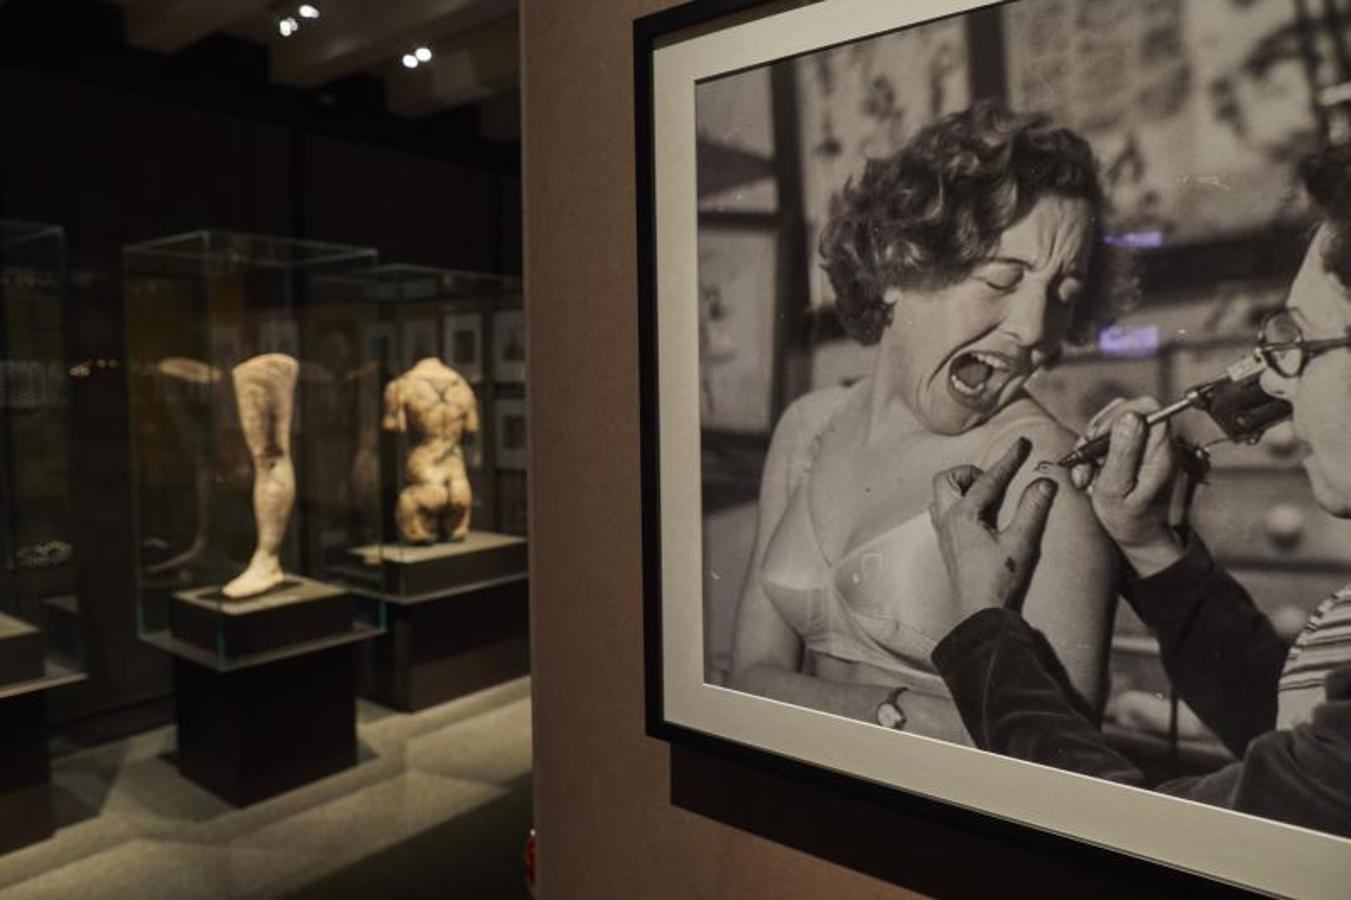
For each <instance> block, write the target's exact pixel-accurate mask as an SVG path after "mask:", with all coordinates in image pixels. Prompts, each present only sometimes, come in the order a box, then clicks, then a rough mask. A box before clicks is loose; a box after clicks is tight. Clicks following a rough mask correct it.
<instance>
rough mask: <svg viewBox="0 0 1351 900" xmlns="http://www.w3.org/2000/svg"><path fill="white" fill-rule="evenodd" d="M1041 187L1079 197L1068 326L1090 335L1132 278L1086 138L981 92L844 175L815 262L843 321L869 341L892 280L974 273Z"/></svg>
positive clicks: (1130, 297)
mask: <svg viewBox="0 0 1351 900" xmlns="http://www.w3.org/2000/svg"><path fill="white" fill-rule="evenodd" d="M1047 195H1058V196H1064V197H1069V198H1082V199H1084V200H1087V201H1088V203H1089V206H1090V207H1091V208H1092V212H1093V228H1094V232H1095V234H1094V241H1093V251H1092V254H1091V256H1090V259H1089V270H1088V273H1087V275H1088V279H1087V284H1086V285H1085V292H1084V296H1083V297H1082V298H1080V301H1079V303H1078V305H1077V307H1076V309H1075V312H1074V316H1073V320H1072V321H1071V324H1070V329H1069V338H1070V339H1071V340H1073V341H1076V342H1083V341H1087V340H1091V339H1092V338H1093V337H1094V335H1095V333H1096V330H1097V327H1098V326H1099V325H1102V324H1106V323H1108V322H1110V321H1112V319H1114V318H1115V316H1116V315H1117V314H1119V313H1120V312H1123V311H1124V310H1125V309H1127V308H1128V307H1129V306H1130V305H1131V303H1132V302H1133V301H1134V299H1135V295H1136V282H1135V279H1134V277H1133V275H1132V272H1131V266H1130V261H1129V258H1128V257H1127V255H1126V254H1125V252H1124V251H1121V250H1118V249H1117V248H1115V247H1112V246H1109V245H1108V244H1107V243H1106V241H1105V239H1104V234H1103V232H1102V211H1103V208H1104V206H1105V204H1106V201H1105V199H1104V196H1103V191H1102V186H1101V184H1100V183H1099V181H1098V166H1097V162H1096V160H1095V159H1094V157H1093V151H1092V149H1091V148H1090V147H1089V146H1088V142H1087V141H1085V140H1084V139H1083V138H1081V137H1079V135H1077V134H1075V133H1074V132H1073V131H1070V130H1069V129H1067V128H1060V127H1058V126H1056V125H1055V123H1054V122H1052V121H1051V119H1050V118H1049V117H1047V116H1045V115H1039V114H1038V115H1023V114H1016V113H1013V112H1010V111H1009V110H1008V109H1006V108H1005V107H1004V106H1003V105H1002V104H1000V103H996V102H993V101H982V102H980V103H977V104H975V105H974V106H972V107H970V108H969V109H967V110H964V111H962V112H959V113H954V114H952V115H948V116H944V117H943V118H942V119H939V120H938V121H937V122H935V123H933V124H932V125H930V126H928V127H927V128H925V129H924V130H923V131H921V132H920V133H919V134H917V135H915V137H914V139H913V140H911V141H910V142H909V143H908V144H906V146H905V147H903V148H902V149H901V150H900V151H899V152H898V153H896V154H895V155H894V156H892V157H890V158H888V159H881V160H870V161H869V162H868V164H867V166H866V168H865V169H864V172H863V177H862V179H861V180H860V181H859V182H858V184H857V185H854V184H853V182H852V181H851V182H850V183H849V184H847V185H846V186H845V189H844V193H843V196H842V198H841V200H840V202H839V204H838V209H837V210H836V211H835V213H834V215H833V216H832V218H831V219H830V221H829V222H828V223H827V225H826V227H825V229H824V231H823V232H822V234H821V243H820V252H821V256H822V264H821V265H822V268H823V269H824V270H825V272H826V275H827V276H828V277H829V278H830V283H831V287H832V288H833V289H834V291H835V309H836V313H837V314H838V315H839V317H840V321H841V322H842V323H843V324H844V328H845V331H846V332H848V333H849V335H850V336H851V337H853V338H854V339H855V340H857V341H859V342H860V343H862V344H865V345H866V344H873V343H876V342H877V341H878V339H880V338H881V336H882V332H883V331H884V330H885V329H886V328H887V326H888V325H889V324H891V312H892V308H891V306H890V305H888V304H887V303H885V302H883V299H882V298H883V295H884V294H885V293H886V291H887V289H888V288H892V287H900V288H907V287H918V288H936V287H942V286H944V285H946V284H951V283H954V282H956V281H959V280H960V279H962V278H964V277H966V276H967V275H968V274H970V272H971V269H972V268H973V267H974V266H975V265H976V264H977V263H979V262H980V260H981V259H983V258H985V257H986V256H988V255H989V254H990V253H991V252H992V251H993V250H994V248H995V247H996V246H997V245H998V243H999V238H1000V236H1001V235H1002V234H1003V233H1004V232H1005V231H1006V230H1007V229H1008V228H1009V227H1010V226H1012V225H1014V224H1016V223H1017V222H1018V221H1019V220H1020V219H1022V218H1023V217H1024V216H1026V215H1027V214H1028V213H1029V212H1030V211H1031V210H1032V207H1033V206H1035V205H1036V203H1037V201H1038V200H1040V199H1041V198H1042V197H1044V196H1047Z"/></svg>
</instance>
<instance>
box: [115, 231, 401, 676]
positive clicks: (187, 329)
mask: <svg viewBox="0 0 1351 900" xmlns="http://www.w3.org/2000/svg"><path fill="white" fill-rule="evenodd" d="M375 257H376V254H375V251H374V250H372V249H369V248H364V247H353V246H345V245H339V244H330V243H321V242H318V241H308V240H297V239H291V238H281V237H270V236H262V235H247V234H234V233H228V232H219V231H199V232H193V233H190V234H182V235H175V236H171V237H166V238H161V239H157V240H150V241H145V242H142V243H138V244H134V245H131V246H128V247H126V248H124V253H123V267H124V278H125V285H124V288H125V307H126V333H127V359H128V365H129V373H128V381H129V384H130V390H131V399H130V409H131V418H132V436H133V450H134V452H133V459H134V463H133V464H134V485H135V501H136V529H137V536H138V546H139V560H138V566H137V572H138V578H139V606H138V619H139V621H138V628H139V631H140V634H141V635H142V637H143V638H145V639H146V640H148V641H150V642H152V643H155V644H157V645H159V646H161V647H163V648H164V649H167V650H170V651H171V652H174V653H176V654H177V655H179V656H181V657H184V658H187V659H191V660H193V661H196V662H199V663H201V664H204V665H208V666H211V667H214V668H217V669H221V670H227V669H232V668H238V667H243V666H248V665H252V664H258V663H262V662H267V661H271V660H275V659H278V658H283V657H285V656H288V655H294V654H297V653H302V652H307V651H308V650H311V649H314V648H316V647H322V646H326V645H328V644H332V643H334V642H341V641H344V640H354V639H357V638H360V637H363V636H367V635H370V634H374V633H378V631H379V630H380V629H381V628H382V627H383V620H384V613H383V606H382V604H381V603H380V602H379V600H378V599H372V598H370V597H369V596H366V595H361V594H357V593H354V592H353V591H352V590H350V587H351V585H350V584H348V582H347V581H346V578H345V575H344V571H343V567H342V566H340V565H339V566H335V565H334V563H335V562H340V561H342V560H345V559H346V558H348V557H350V555H351V554H350V552H349V551H350V548H352V547H360V546H369V545H371V544H372V543H375V544H378V543H379V541H380V523H381V519H382V514H381V511H380V508H379V504H380V492H379V490H378V489H372V488H371V486H370V485H369V484H368V483H367V482H365V481H363V477H364V476H365V475H366V474H367V473H368V467H367V466H366V465H365V464H364V463H363V450H364V449H365V448H366V447H367V444H366V442H365V441H364V437H363V436H367V435H369V434H370V433H371V432H372V431H373V430H374V429H375V428H377V427H378V424H379V423H378V421H377V419H376V418H375V414H376V411H377V410H378V407H379V385H378V383H377V382H376V381H375V380H374V379H372V378H369V377H364V376H363V374H362V372H361V371H360V366H359V365H358V364H357V360H358V357H359V354H358V352H357V348H356V347H355V345H354V344H353V343H352V340H353V335H354V334H356V330H355V325H354V324H353V323H351V322H345V321H340V320H331V321H328V320H325V321H318V320H312V319H308V318H306V316H305V314H304V312H303V310H305V309H306V308H307V306H308V305H309V303H310V300H311V294H312V292H313V285H314V283H315V281H316V279H318V278H320V277H322V276H324V275H327V274H331V273H334V272H338V271H341V270H343V269H348V268H354V267H361V268H365V267H369V266H371V265H372V264H373V263H374V261H375ZM309 324H312V325H314V326H315V327H302V326H303V325H309Z"/></svg>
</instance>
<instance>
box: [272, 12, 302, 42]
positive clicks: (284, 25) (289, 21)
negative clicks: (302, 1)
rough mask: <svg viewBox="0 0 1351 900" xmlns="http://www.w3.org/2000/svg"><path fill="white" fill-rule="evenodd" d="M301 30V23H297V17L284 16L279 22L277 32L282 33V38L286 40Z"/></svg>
mask: <svg viewBox="0 0 1351 900" xmlns="http://www.w3.org/2000/svg"><path fill="white" fill-rule="evenodd" d="M299 30H300V23H299V22H297V21H296V17H295V16H283V17H282V18H281V19H278V20H277V31H279V32H281V36H282V37H284V38H288V37H290V36H291V35H293V34H295V33H296V32H297V31H299Z"/></svg>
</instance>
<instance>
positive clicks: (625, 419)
mask: <svg viewBox="0 0 1351 900" xmlns="http://www.w3.org/2000/svg"><path fill="white" fill-rule="evenodd" d="M670 5H672V4H670V3H662V2H658V0H538V2H536V0H530V2H526V3H524V4H523V7H524V9H523V39H524V51H523V53H522V60H523V64H524V71H523V78H524V113H525V120H524V142H525V172H524V194H525V235H524V240H525V254H524V260H525V278H526V291H527V294H528V296H529V297H530V303H529V305H528V310H527V316H528V328H529V339H530V366H531V391H530V403H531V428H532V433H531V454H532V456H531V465H532V474H531V479H532V480H531V534H532V538H531V588H532V590H531V606H532V608H531V622H532V650H533V654H534V656H533V664H532V665H533V673H534V692H535V767H536V768H535V803H536V820H537V824H538V828H539V856H538V859H539V879H540V881H539V884H540V888H541V896H542V897H543V898H544V900H572V898H577V900H609V898H614V900H633V898H645V900H646V898H656V900H662V898H709V900H712V898H752V897H755V898H758V897H772V898H784V900H788V898H809V897H810V898H818V897H830V898H832V900H836V898H838V900H854V898H874V897H887V898H896V897H909V896H917V895H939V896H946V897H952V896H962V897H983V896H1008V895H1010V893H1012V894H1014V895H1025V896H1036V895H1040V894H1048V895H1055V896H1097V897H1132V896H1156V897H1157V896H1178V895H1184V894H1191V893H1194V892H1196V890H1197V889H1198V887H1199V886H1198V884H1197V883H1196V882H1193V881H1186V880H1182V879H1181V878H1179V877H1177V876H1173V875H1171V874H1167V873H1164V872H1163V871H1162V870H1158V869H1154V868H1152V867H1148V866H1142V865H1139V864H1130V863H1127V862H1124V861H1122V860H1120V859H1119V858H1117V857H1114V856H1111V855H1108V854H1104V853H1100V852H1094V851H1082V850H1076V849H1074V848H1073V847H1071V846H1068V845H1066V844H1065V843H1064V842H1057V841H1054V840H1051V839H1047V838H1040V837H1037V836H1033V835H1030V834H1029V833H1027V832H1009V831H1008V830H1007V829H999V828H998V827H995V826H984V827H982V826H981V825H980V823H979V822H977V823H974V825H973V823H972V822H971V821H970V820H966V821H963V820H962V819H961V818H960V817H958V818H957V819H956V820H955V821H954V819H953V817H952V816H950V815H944V814H942V813H941V811H938V810H935V809H934V808H933V807H932V806H928V807H926V806H925V804H916V803H904V802H902V803H900V804H898V805H892V804H886V805H881V804H878V803H876V802H874V801H873V800H872V799H870V798H869V797H865V796H859V792H856V791H848V790H840V789H837V788H836V787H831V786H822V785H818V784H808V783H804V782H803V781H800V780H798V779H796V778H794V777H791V776H788V775H783V774H776V773H774V772H771V771H767V770H765V769H763V768H761V767H759V766H756V765H747V764H746V763H744V762H736V761H730V760H726V759H723V758H721V757H718V756H709V755H707V754H705V753H702V752H700V751H695V750H691V749H688V748H683V747H682V748H677V749H676V750H675V751H674V752H673V751H672V750H671V749H670V748H669V747H668V746H667V745H665V744H663V743H661V742H659V741H656V740H653V739H651V738H649V737H647V736H646V735H645V733H644V710H643V660H642V646H643V635H642V586H641V568H640V567H641V557H640V551H641V546H640V539H639V533H640V510H641V496H640V492H639V427H638V408H639V396H638V358H637V327H638V321H637V300H636V288H635V284H636V264H637V263H636V243H635V230H636V229H635V209H634V203H635V201H634V161H633V153H634V150H633V133H634V123H633V92H632V78H633V75H632V73H633V68H632V51H631V46H632V23H633V19H634V18H635V17H637V16H642V15H645V14H648V13H652V12H656V11H658V10H660V9H662V8H663V7H666V6H670ZM673 794H674V795H675V797H676V801H675V802H673ZM677 802H678V803H679V804H680V805H676V804H677ZM690 809H697V810H699V813H695V812H691V811H689V810H690Z"/></svg>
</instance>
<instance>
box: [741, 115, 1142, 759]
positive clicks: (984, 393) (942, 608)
mask: <svg viewBox="0 0 1351 900" xmlns="http://www.w3.org/2000/svg"><path fill="white" fill-rule="evenodd" d="M1103 206H1104V199H1103V193H1102V189H1101V186H1100V184H1099V181H1098V175H1097V167H1096V163H1095V161H1094V158H1093V154H1092V151H1091V150H1090V148H1089V146H1088V144H1087V143H1086V142H1085V141H1084V140H1083V139H1082V138H1080V137H1079V136H1078V135H1076V134H1074V133H1073V132H1071V131H1069V130H1066V129H1064V128H1059V127H1056V126H1055V125H1054V123H1052V122H1051V121H1050V120H1049V119H1048V118H1046V117H1045V116H1039V115H1016V114H1013V113H1011V112H1009V111H1007V110H1006V109H1004V108H1003V107H1002V106H999V105H996V104H992V103H982V104H978V105H976V106H974V107H972V108H971V109H969V110H966V111H964V112H961V113H957V114H954V115H950V116H947V117H945V118H944V119H942V120H940V121H938V122H936V123H935V124H933V125H931V126H930V127H928V128H926V129H925V130H923V131H922V132H920V133H919V134H918V135H917V136H916V137H915V138H914V139H913V140H912V141H911V142H910V143H909V144H908V145H907V146H905V147H904V148H903V149H902V150H901V151H900V152H899V153H897V154H896V155H895V156H893V157H891V158H889V159H885V160H877V161H872V162H870V163H869V164H868V166H867V168H866V171H865V172H864V174H863V177H862V179H861V180H860V181H859V183H858V184H857V185H856V186H851V187H849V188H847V189H846V191H845V196H844V198H843V202H842V204H840V208H839V209H838V211H837V213H836V214H835V216H834V217H833V219H832V220H831V221H830V222H829V224H828V225H827V227H826V228H825V230H824V233H823V235H822V239H821V248H820V249H821V256H822V265H823V267H824V269H825V271H826V273H827V275H828V276H829V279H830V282H831V285H832V287H833V288H834V291H835V294H836V300H835V303H836V308H837V310H838V313H839V315H840V318H841V320H842V321H843V323H844V325H845V328H846V330H847V331H848V332H849V333H850V335H851V336H853V337H854V338H855V339H856V340H858V341H860V342H861V343H863V344H865V345H875V346H876V357H875V364H874V366H873V369H872V372H871V374H870V375H869V376H868V377H866V378H864V379H862V380H861V381H860V382H858V383H857V384H855V385H853V386H852V387H849V388H826V389H823V390H818V391H815V392H813V393H810V394H807V395H805V396H803V397H801V398H799V399H798V400H797V401H796V402H795V403H793V405H792V406H791V407H790V408H789V409H788V410H787V411H786V412H785V413H784V415H783V417H782V418H781V420H780V421H779V423H778V425H777V427H776V429H775V433H774V437H773V440H772V441H771V445H770V450H769V454H768V456H767V458H766V463H765V468H764V473H763V476H762V481H761V493H760V509H759V526H758V534H757V538H756V543H755V550H754V555H753V558H752V561H751V567H750V570H749V573H748V577H747V580H746V585H745V588H744V590H743V593H742V598H741V602H740V606H739V608H738V612H737V619H736V630H735V635H734V642H733V651H732V655H733V658H732V673H731V676H730V679H729V684H730V685H731V686H732V687H734V688H737V689H740V690H746V691H750V692H753V693H756V694H760V695H763V696H767V697H772V698H775V699H779V700H783V701H786V702H790V703H795V704H798V705H802V706H808V707H811V708H814V709H819V710H823V711H827V712H831V713H835V714H839V715H845V716H850V717H853V718H857V719H860V720H864V721H870V722H878V723H880V724H883V725H887V726H891V727H904V728H905V729H906V730H908V731H913V732H916V733H920V734H924V735H928V736H931V737H938V738H943V739H947V740H951V741H958V742H964V743H965V742H969V740H970V738H969V735H968V734H967V732H966V729H965V728H964V727H963V725H962V723H961V720H960V717H959V716H958V714H957V711H956V709H955V707H954V706H953V703H952V698H951V695H950V694H949V693H948V692H947V689H946V688H945V687H944V685H943V682H942V679H941V678H939V677H938V676H937V675H936V674H935V672H934V671H933V669H932V666H931V664H930V662H929V654H930V652H931V651H932V650H933V648H934V646H935V645H936V644H937V642H938V641H939V640H940V639H941V638H942V637H943V636H944V635H945V634H947V632H948V631H949V630H950V629H951V628H952V627H953V626H954V625H955V624H956V623H957V621H958V618H959V617H958V615H957V610H956V607H955V605H954V603H953V598H952V592H951V587H950V585H949V583H948V579H947V575H946V572H945V570H944V566H943V561H942V557H941V554H940V551H939V547H938V543H937V539H936V537H935V534H934V530H933V527H932V524H931V522H930V519H929V515H928V511H927V510H928V504H929V497H930V482H931V480H932V478H933V477H934V476H935V475H936V474H937V473H939V472H940V471H941V470H945V469H947V468H949V467H950V466H952V465H953V464H954V463H962V462H966V463H971V464H975V465H987V464H988V463H989V462H990V461H991V460H992V459H993V458H994V456H995V455H997V454H995V451H996V449H998V450H1002V449H1003V448H1005V447H1006V446H1007V444H1008V443H1009V442H1010V440H1012V439H1013V438H1014V437H1021V438H1023V439H1025V440H1026V441H1028V442H1030V452H1031V453H1032V454H1033V455H1034V458H1035V459H1051V458H1055V457H1057V456H1058V455H1060V454H1061V453H1062V452H1064V451H1066V450H1068V449H1069V447H1070V446H1071V445H1072V443H1073V440H1074V437H1073V435H1071V434H1070V433H1069V432H1067V431H1066V430H1065V429H1064V428H1062V427H1061V426H1060V425H1059V424H1057V423H1056V422H1055V421H1054V420H1053V419H1052V418H1051V416H1050V415H1049V414H1048V413H1047V412H1046V411H1045V410H1044V409H1042V408H1041V407H1040V406H1039V405H1037V403H1036V402H1035V401H1033V400H1032V399H1031V398H1030V397H1029V396H1028V395H1027V393H1026V392H1025V391H1024V385H1025V384H1026V382H1027V380H1028V379H1029V378H1030V377H1031V376H1032V375H1033V374H1034V373H1035V372H1036V371H1037V370H1038V369H1040V368H1042V367H1043V366H1045V365H1046V364H1047V363H1048V362H1049V361H1051V360H1052V359H1054V358H1055V357H1056V355H1057V354H1058V353H1059V352H1060V349H1061V345H1062V344H1063V343H1064V342H1065V341H1066V340H1081V339H1085V338H1089V337H1091V336H1092V335H1093V333H1094V331H1095V328H1096V326H1097V324H1098V323H1100V322H1104V321H1106V320H1108V319H1110V318H1111V316H1112V315H1113V313H1115V312H1116V311H1117V308H1118V306H1119V305H1120V301H1121V299H1122V298H1123V297H1124V296H1126V295H1127V294H1128V290H1124V289H1123V285H1124V286H1125V287H1126V288H1129V287H1130V285H1129V284H1128V283H1127V282H1128V279H1123V278H1121V277H1120V276H1119V274H1118V273H1117V272H1115V271H1113V269H1114V266H1113V265H1112V262H1113V256H1112V252H1111V248H1110V247H1108V246H1107V245H1106V243H1105V241H1104V235H1103V232H1102V224H1101V216H1102V211H1103ZM1028 468H1029V469H1030V468H1031V467H1028ZM1020 487H1021V485H1020V484H1018V483H1015V485H1014V489H1015V490H1018V489H1019V488H1020ZM1064 493H1065V495H1066V496H1065V498H1064V499H1063V500H1062V501H1061V502H1059V503H1057V504H1056V508H1055V512H1054V514H1053V515H1052V516H1051V518H1050V521H1049V522H1048V523H1047V526H1046V535H1045V537H1046V539H1045V541H1044V543H1043V545H1042V553H1041V562H1040V565H1039V566H1038V568H1037V571H1036V574H1035V576H1034V577H1033V578H1032V580H1031V583H1030V584H1029V585H1028V587H1027V590H1026V594H1025V598H1024V609H1025V612H1026V614H1027V616H1028V618H1029V619H1030V620H1031V621H1033V622H1034V623H1036V624H1037V625H1038V627H1040V628H1041V629H1042V630H1043V631H1044V632H1045V633H1046V634H1047V636H1048V637H1049V638H1050V640H1051V642H1052V644H1053V645H1054V646H1055V648H1056V650H1057V651H1058V652H1059V654H1060V656H1061V658H1062V659H1063V660H1064V661H1065V665H1066V666H1067V668H1068V670H1069V673H1070V676H1071V678H1072V680H1073V684H1074V687H1075V689H1076V690H1078V691H1079V693H1080V694H1081V695H1082V696H1083V697H1084V698H1085V699H1086V700H1087V701H1088V702H1089V703H1090V704H1099V703H1100V702H1101V699H1102V692H1103V689H1104V678H1103V670H1104V665H1105V658H1106V651H1107V644H1108V639H1109V635H1110V629H1111V619H1112V610H1113V604H1114V599H1115V595H1116V592H1115V583H1114V582H1115V575H1114V572H1115V568H1116V563H1115V557H1114V555H1113V551H1112V549H1111V546H1110V544H1109V543H1108V541H1107V539H1106V537H1105V536H1104V535H1103V533H1102V531H1101V530H1100V528H1099V527H1098V525H1097V522H1096V521H1095V519H1094V518H1093V514H1092V512H1091V510H1090V509H1089V507H1088V504H1087V502H1086V501H1085V499H1084V498H1082V497H1081V496H1079V495H1077V494H1075V493H1074V492H1072V491H1065V492H1064ZM1070 598H1072V599H1070ZM1085 598H1086V599H1085Z"/></svg>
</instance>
